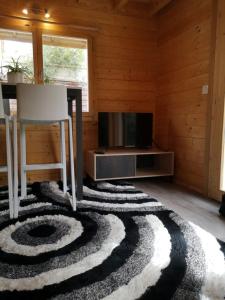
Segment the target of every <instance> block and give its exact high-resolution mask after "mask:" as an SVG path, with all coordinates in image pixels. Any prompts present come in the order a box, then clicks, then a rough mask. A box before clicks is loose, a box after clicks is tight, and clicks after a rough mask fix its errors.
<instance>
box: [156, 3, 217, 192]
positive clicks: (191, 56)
mask: <svg viewBox="0 0 225 300" xmlns="http://www.w3.org/2000/svg"><path fill="white" fill-rule="evenodd" d="M213 2H214V1H213V0H189V1H183V0H175V1H173V3H172V4H171V5H170V6H169V7H168V8H167V9H165V10H164V11H163V12H162V13H161V14H160V15H159V16H158V50H159V55H160V64H159V79H158V94H159V95H158V98H157V102H156V116H157V122H156V140H157V142H158V144H159V145H160V146H161V147H162V148H164V149H172V150H174V151H175V163H176V165H175V179H176V181H177V182H179V183H182V184H184V185H186V186H189V187H191V188H193V189H195V190H197V191H199V192H202V193H206V192H207V176H208V141H209V128H208V112H209V109H210V96H209V95H202V86H203V85H210V70H211V69H210V68H211V52H212V13H213V9H212V5H213Z"/></svg>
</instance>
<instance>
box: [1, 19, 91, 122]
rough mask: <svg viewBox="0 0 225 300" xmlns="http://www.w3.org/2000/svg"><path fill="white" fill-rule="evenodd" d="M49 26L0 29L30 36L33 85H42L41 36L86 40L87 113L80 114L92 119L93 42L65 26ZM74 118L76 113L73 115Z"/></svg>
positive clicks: (88, 36)
mask: <svg viewBox="0 0 225 300" xmlns="http://www.w3.org/2000/svg"><path fill="white" fill-rule="evenodd" d="M54 27H56V26H55V25H51V24H32V26H26V25H25V26H21V25H20V26H19V25H4V24H1V26H0V28H2V29H8V30H15V31H25V32H30V33H31V34H32V45H33V63H34V66H33V67H34V81H35V83H43V70H44V66H43V43H42V35H55V36H64V37H70V38H83V39H86V40H87V45H88V46H87V51H88V111H87V112H82V113H83V117H84V119H85V120H89V119H93V117H94V110H93V106H94V105H93V40H92V36H90V35H86V34H83V33H81V32H78V31H77V30H74V29H72V28H68V27H65V26H63V25H62V26H57V27H58V28H57V29H56V28H54ZM73 116H76V112H74V113H73Z"/></svg>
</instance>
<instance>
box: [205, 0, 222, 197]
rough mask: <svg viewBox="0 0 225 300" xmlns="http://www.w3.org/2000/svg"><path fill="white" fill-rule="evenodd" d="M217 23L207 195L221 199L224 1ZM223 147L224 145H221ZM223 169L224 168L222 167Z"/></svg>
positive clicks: (220, 5)
mask: <svg viewBox="0 0 225 300" xmlns="http://www.w3.org/2000/svg"><path fill="white" fill-rule="evenodd" d="M217 3H218V4H217V5H218V6H217V23H216V24H215V28H216V41H215V64H214V68H213V69H212V76H213V77H212V87H213V90H212V111H211V116H210V121H211V142H210V160H209V181H208V193H209V196H210V197H212V198H214V199H218V200H221V195H222V193H221V191H220V174H221V156H222V142H223V143H224V135H223V121H224V120H223V116H224V95H225V84H224V82H225V69H224V68H223V65H224V62H225V57H224V51H225V31H224V28H225V2H224V1H220V0H218V2H217ZM223 147H224V145H223ZM222 170H224V169H222Z"/></svg>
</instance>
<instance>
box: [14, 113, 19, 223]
mask: <svg viewBox="0 0 225 300" xmlns="http://www.w3.org/2000/svg"><path fill="white" fill-rule="evenodd" d="M13 161H14V218H18V212H19V198H18V145H17V120H16V117H14V118H13Z"/></svg>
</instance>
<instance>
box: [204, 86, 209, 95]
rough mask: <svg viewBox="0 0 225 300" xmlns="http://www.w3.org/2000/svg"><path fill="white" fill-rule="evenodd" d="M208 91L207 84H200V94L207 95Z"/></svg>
mask: <svg viewBox="0 0 225 300" xmlns="http://www.w3.org/2000/svg"><path fill="white" fill-rule="evenodd" d="M208 93H209V86H208V84H205V85H203V86H202V95H208Z"/></svg>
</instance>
